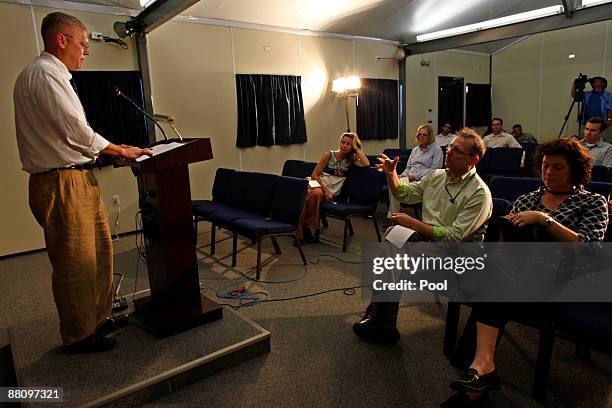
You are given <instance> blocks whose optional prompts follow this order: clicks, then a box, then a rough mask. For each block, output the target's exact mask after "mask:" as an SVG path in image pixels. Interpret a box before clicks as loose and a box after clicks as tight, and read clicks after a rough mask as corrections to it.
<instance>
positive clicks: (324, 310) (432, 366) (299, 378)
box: [0, 219, 612, 408]
mask: <svg viewBox="0 0 612 408" xmlns="http://www.w3.org/2000/svg"><path fill="white" fill-rule="evenodd" d="M353 224H354V227H355V236H354V237H353V238H352V240H351V245H350V247H349V251H348V252H347V253H342V246H341V242H342V225H341V223H340V222H338V221H334V220H330V228H328V229H325V230H323V234H322V238H323V240H322V242H321V243H319V244H311V245H306V246H305V252H306V256H307V257H308V258H310V259H312V260H313V261H314V260H315V259H314V258H313V257H314V256H320V258H319V262H318V263H316V264H313V263H309V266H308V268H307V270H305V268H304V267H303V265H302V264H301V261H300V258H299V254H298V251H297V249H296V248H294V247H293V246H292V242H291V241H290V240H289V239H284V238H281V239H279V243H280V246H281V249H282V251H283V253H282V254H281V255H278V256H274V257H273V259H272V261H271V262H270V264H269V265H267V266H266V268H265V269H264V271H263V274H262V277H261V281H265V282H272V281H275V282H279V281H283V282H284V281H291V282H287V283H262V282H253V281H250V280H248V279H246V278H245V277H244V276H245V275H246V276H252V275H253V271H252V269H251V268H252V267H253V266H254V265H255V254H256V249H255V247H254V246H252V245H250V242H249V241H248V240H241V241H240V243H239V250H240V252H239V254H238V265H237V267H236V268H232V267H231V239H228V238H229V234H226V233H224V232H220V233H218V234H217V240H219V241H221V242H218V243H217V251H216V254H215V255H214V256H209V255H208V253H209V247H208V246H207V244H208V242H209V239H210V226H209V225H208V224H206V223H201V225H200V227H199V228H200V230H199V237H198V258H199V263H200V282H201V284H202V290H203V291H206V292H207V293H209V294H211V295H214V294H215V293H216V292H217V291H227V290H229V289H236V288H238V287H240V286H245V287H246V288H248V289H249V290H250V291H251V292H261V293H265V294H267V296H264V295H263V294H262V295H259V297H260V298H261V299H264V298H265V299H267V300H269V301H268V302H259V303H256V304H254V305H251V306H243V307H241V308H239V313H242V314H243V315H244V316H246V317H248V318H250V319H252V320H254V321H255V322H256V323H258V324H260V325H262V326H263V327H264V328H266V329H267V330H269V331H270V332H271V333H272V337H271V347H272V350H271V352H270V353H268V354H266V355H263V356H260V357H257V358H255V359H252V360H249V361H247V362H245V363H242V364H240V365H238V366H236V367H232V368H229V369H227V370H224V371H222V372H220V373H217V374H215V375H213V376H211V377H209V378H206V379H204V380H202V381H200V382H198V383H195V384H192V385H190V386H188V387H185V388H181V389H179V390H177V391H175V392H174V393H172V394H170V395H167V396H165V397H162V398H161V399H158V400H155V401H153V402H151V403H149V404H148V405H149V406H152V407H157V406H160V407H161V406H176V407H183V406H184V407H196V406H210V407H228V408H234V407H286V406H307V407H315V406H317V407H318V406H324V407H349V406H350V407H370V406H382V407H436V406H438V405H439V404H440V403H441V402H442V401H444V400H445V399H446V398H448V397H449V396H450V395H451V394H452V392H451V391H450V389H449V388H448V384H449V382H450V381H452V380H453V379H454V378H456V377H457V376H458V375H459V374H460V372H459V371H458V370H456V369H455V368H453V367H452V366H450V364H449V363H448V361H447V359H446V358H445V357H444V355H443V354H442V339H443V336H444V322H445V313H446V306H445V305H444V304H442V305H438V304H436V303H434V301H433V297H432V298H431V299H430V301H429V302H422V303H405V304H402V307H401V308H400V313H399V318H398V328H399V331H400V333H401V341H400V343H399V344H398V345H396V346H392V347H383V346H375V345H371V344H367V343H364V342H362V341H360V340H359V339H358V338H357V337H356V336H354V335H353V333H352V330H351V325H352V324H353V323H354V322H355V321H357V320H359V318H360V317H361V315H362V314H363V311H364V309H365V306H366V305H367V302H366V300H365V299H364V298H362V295H361V290H359V289H357V290H356V291H348V292H347V291H343V290H336V291H331V292H328V293H324V294H320V295H316V296H306V295H310V294H314V293H319V292H323V291H327V290H332V289H339V288H349V287H355V286H359V285H360V270H359V265H356V264H350V263H344V262H341V261H339V260H337V259H334V258H332V257H329V256H326V255H333V256H336V257H339V258H341V259H344V260H347V261H359V260H360V246H361V242H362V241H373V240H375V234H374V231H373V228H372V224H371V222H370V221H367V220H362V219H356V220H355V221H354V223H353ZM137 238H138V237H137V236H136V235H134V234H132V235H125V236H122V237H121V238H120V239H119V240H118V241H116V242H115V245H114V250H115V271H116V272H119V273H122V274H123V275H124V277H125V280H124V282H123V285H122V287H121V293H122V294H124V295H130V294H131V293H133V292H138V291H141V290H144V289H146V288H147V287H148V279H147V276H146V268H145V267H144V265H143V264H142V263H140V264H139V265H138V267H137V264H138V252H137V249H136V243H137ZM264 253H265V255H264V258H266V257H268V256H271V255H272V254H273V253H274V251H273V248H272V245H271V244H270V243H269V242H266V245H265V246H264ZM0 285H1V287H2V288H3V289H4V291H3V295H2V297H0V327H8V326H11V325H16V324H21V323H24V322H28V321H35V320H38V319H40V318H43V317H45V316H48V314H49V313H50V312H53V311H54V310H55V306H54V304H53V299H52V295H51V267H50V264H49V261H48V259H47V255H46V253H45V252H37V253H33V254H28V255H22V256H14V257H8V258H5V259H2V260H0ZM301 296H304V297H301ZM292 297H301V298H299V299H293V300H282V299H287V298H292ZM219 301H220V303H231V304H233V305H235V306H236V305H237V302H236V301H227V300H224V299H220V300H219ZM464 314H465V313H464ZM465 317H466V316H462V318H463V319H465ZM538 335H539V333H538V332H537V331H535V330H533V329H530V328H527V327H524V326H521V325H518V324H510V325H509V326H508V330H507V334H506V335H505V337H504V339H503V340H502V342H501V345H500V348H499V351H498V353H497V356H496V364H497V367H498V371H499V373H500V375H501V377H502V380H503V389H502V391H499V392H495V393H492V394H491V406H494V407H530V406H534V407H535V406H551V407H552V406H554V407H604V406H611V407H612V397H611V396H610V392H611V391H612V381H611V379H612V358H611V357H609V356H606V355H603V354H600V353H597V352H593V353H592V358H591V360H590V361H586V360H583V359H579V358H577V357H576V356H575V355H574V346H573V344H571V343H570V342H568V341H565V340H561V339H557V341H556V343H555V350H554V354H553V362H552V365H551V369H550V373H551V378H550V383H549V391H548V402H547V403H545V404H542V403H538V402H536V401H534V400H533V399H532V398H531V383H532V381H533V366H534V361H535V356H536V351H537V341H538ZM58 343H59V338H58ZM118 347H121V344H118Z"/></svg>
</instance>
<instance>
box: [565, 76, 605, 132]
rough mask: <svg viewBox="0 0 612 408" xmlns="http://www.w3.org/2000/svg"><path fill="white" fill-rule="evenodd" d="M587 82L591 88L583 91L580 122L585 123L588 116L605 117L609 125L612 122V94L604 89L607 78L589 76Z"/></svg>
mask: <svg viewBox="0 0 612 408" xmlns="http://www.w3.org/2000/svg"><path fill="white" fill-rule="evenodd" d="M589 82H590V83H591V87H592V88H593V89H592V90H591V91H586V92H584V97H583V99H582V103H583V112H582V116H581V117H580V124H581V125H584V124H586V123H587V121H588V119H589V118H592V117H600V118H604V119H606V120H607V122H608V125H610V124H611V122H612V94H610V92H608V91H606V88H607V86H608V80H607V79H606V78H604V77H600V76H596V77H593V78H591V79H590V81H589ZM572 97H574V98H575V97H576V86H575V83H574V84H573V85H572Z"/></svg>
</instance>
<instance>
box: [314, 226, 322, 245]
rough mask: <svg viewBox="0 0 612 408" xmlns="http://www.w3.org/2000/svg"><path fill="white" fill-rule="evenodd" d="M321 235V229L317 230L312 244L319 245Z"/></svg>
mask: <svg viewBox="0 0 612 408" xmlns="http://www.w3.org/2000/svg"><path fill="white" fill-rule="evenodd" d="M320 234H321V230H320V229H316V230H315V233H314V237H313V239H312V243H313V244H318V243H319V235H320Z"/></svg>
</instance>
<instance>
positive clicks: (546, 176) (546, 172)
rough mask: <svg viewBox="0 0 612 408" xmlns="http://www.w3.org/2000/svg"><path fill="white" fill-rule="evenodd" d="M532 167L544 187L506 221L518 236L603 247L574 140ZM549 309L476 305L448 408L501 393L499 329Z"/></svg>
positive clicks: (600, 206) (554, 144)
mask: <svg viewBox="0 0 612 408" xmlns="http://www.w3.org/2000/svg"><path fill="white" fill-rule="evenodd" d="M535 162H536V165H537V166H538V167H541V170H542V175H541V177H542V181H543V182H544V186H543V187H540V188H539V189H538V190H536V191H534V192H531V193H528V194H525V195H522V196H520V197H519V198H517V199H516V201H515V202H514V205H513V207H512V210H511V212H510V214H509V215H508V216H507V219H508V220H509V221H510V223H511V224H512V226H513V227H514V228H515V229H516V230H529V232H528V233H526V231H523V234H522V235H528V236H529V237H530V238H529V240H530V241H539V240H544V241H558V242H576V241H583V242H584V241H594V242H600V241H602V240H603V239H604V235H605V232H606V227H607V224H608V203H607V201H606V199H605V198H604V197H602V196H601V195H599V194H595V193H591V192H589V191H586V190H585V189H584V187H583V185H584V184H585V183H586V182H587V181H588V180H589V178H590V176H591V168H592V165H591V162H590V160H589V155H588V153H587V151H586V150H585V149H584V148H583V147H582V146H581V145H580V143H579V142H577V141H576V140H573V139H568V138H562V139H555V140H553V141H550V142H547V143H544V144H542V145H540V146H538V149H537V152H536V157H535ZM553 309H554V304H546V305H539V306H538V307H534V305H533V304H528V303H512V304H507V303H474V304H473V306H472V313H473V315H472V316H473V317H474V318H475V320H476V336H477V340H476V342H477V346H476V354H475V356H474V360H473V362H472V364H471V365H470V366H469V369H468V371H467V373H465V374H464V375H463V376H461V377H460V378H459V379H457V380H455V381H453V382H452V383H451V385H450V387H451V389H453V390H455V391H459V393H458V394H455V395H454V396H453V397H451V399H449V401H448V404H447V405H446V406H456V405H457V404H458V401H459V400H464V401H465V402H466V404H464V406H469V401H475V400H477V399H480V398H486V392H487V391H489V390H496V389H499V388H500V379H499V376H498V374H497V371H496V368H495V363H494V359H493V357H494V353H495V347H496V342H497V337H498V334H499V331H500V329H502V328H503V327H504V326H505V325H506V323H508V321H509V320H510V319H511V318H512V317H513V316H519V315H522V314H529V315H531V316H533V315H534V314H536V317H541V318H542V319H544V318H546V316H550V315H551V314H552V313H554V310H553ZM468 400H469V401H468ZM451 401H453V402H452V403H451ZM443 406H444V405H443Z"/></svg>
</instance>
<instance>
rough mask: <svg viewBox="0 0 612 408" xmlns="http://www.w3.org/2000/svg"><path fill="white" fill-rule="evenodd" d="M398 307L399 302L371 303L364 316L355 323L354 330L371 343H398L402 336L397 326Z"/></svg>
mask: <svg viewBox="0 0 612 408" xmlns="http://www.w3.org/2000/svg"><path fill="white" fill-rule="evenodd" d="M397 307H399V304H398V303H378V302H372V303H370V304H369V305H368V308H367V309H366V312H365V315H364V316H363V318H362V319H361V320H360V321H359V322H358V323H355V324H354V325H353V332H354V333H355V334H356V335H357V336H359V337H360V338H361V339H362V340H364V341H367V342H370V343H375V344H395V343H397V342H398V341H399V338H400V334H399V332H398V331H397V327H396V326H395V321H396V319H397Z"/></svg>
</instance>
